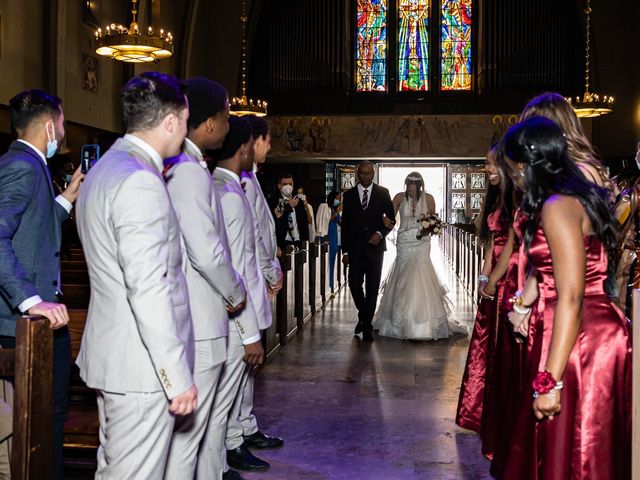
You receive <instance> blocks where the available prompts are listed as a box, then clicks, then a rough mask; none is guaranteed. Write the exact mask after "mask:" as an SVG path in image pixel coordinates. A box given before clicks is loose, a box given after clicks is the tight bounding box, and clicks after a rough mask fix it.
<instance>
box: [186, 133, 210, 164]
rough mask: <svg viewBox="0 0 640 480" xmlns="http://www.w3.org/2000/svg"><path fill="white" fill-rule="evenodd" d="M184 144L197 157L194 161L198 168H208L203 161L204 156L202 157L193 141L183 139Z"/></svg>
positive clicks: (200, 151) (187, 138)
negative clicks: (198, 165)
mask: <svg viewBox="0 0 640 480" xmlns="http://www.w3.org/2000/svg"><path fill="white" fill-rule="evenodd" d="M184 142H185V143H186V144H188V145H189V146H190V147H191V150H192V151H194V152H196V156H197V158H196V160H198V163H199V164H200V166H201V167H202V168H208V166H207V162H205V160H204V155H202V150H200V147H198V146H197V145H196V144H195V143H193V141H192V140H191V139H189V137H184Z"/></svg>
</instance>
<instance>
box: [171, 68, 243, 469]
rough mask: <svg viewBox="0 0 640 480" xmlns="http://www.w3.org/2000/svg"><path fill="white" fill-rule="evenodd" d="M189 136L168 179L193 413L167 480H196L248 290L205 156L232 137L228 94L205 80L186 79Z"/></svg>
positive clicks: (176, 444)
mask: <svg viewBox="0 0 640 480" xmlns="http://www.w3.org/2000/svg"><path fill="white" fill-rule="evenodd" d="M185 83H186V85H187V98H188V100H189V106H190V108H189V122H188V127H189V133H188V135H187V138H185V141H184V147H183V152H182V155H180V156H178V157H175V158H172V159H169V160H166V161H165V178H166V180H167V189H168V190H169V196H170V197H171V203H172V205H173V208H174V210H175V212H176V216H177V217H178V222H179V224H180V231H181V235H182V241H183V244H184V245H185V247H186V251H187V256H188V258H189V261H188V262H186V264H185V266H184V271H185V275H186V279H187V287H188V288H189V304H190V306H191V318H192V319H193V329H194V335H195V340H196V342H195V365H194V369H193V377H194V381H195V384H196V387H197V389H198V406H197V408H196V410H195V412H193V413H192V414H191V415H189V416H186V417H179V418H177V419H176V424H175V427H174V432H173V441H172V443H171V450H170V453H169V459H168V461H167V470H166V472H165V478H166V479H167V480H171V479H174V478H175V479H178V478H194V475H195V473H196V458H197V455H198V449H199V447H200V443H201V441H202V437H203V436H204V433H205V429H206V427H207V421H208V419H209V415H210V413H211V407H212V406H213V399H214V397H215V394H216V388H217V386H218V379H219V378H220V375H221V373H222V367H223V366H224V362H225V360H226V359H227V335H228V332H229V316H228V312H236V311H240V310H241V309H242V308H243V307H244V304H245V298H246V290H245V287H244V283H243V281H242V279H241V278H240V275H239V274H238V273H237V272H236V271H235V270H234V269H233V267H232V266H231V254H230V252H229V243H228V241H227V236H226V231H225V225H224V220H223V216H222V209H221V206H220V199H219V198H218V194H217V192H216V190H215V189H214V188H213V182H212V180H211V174H210V173H209V171H208V170H207V169H206V167H203V166H202V165H201V164H200V163H199V162H202V159H203V156H202V151H203V150H204V149H208V148H220V147H221V146H222V142H223V141H224V137H225V135H226V134H227V132H228V130H229V123H228V119H229V102H228V101H227V92H226V90H225V89H224V88H223V87H222V86H221V85H219V84H218V83H216V82H214V81H212V80H209V79H207V78H192V79H189V80H187V81H186V82H185Z"/></svg>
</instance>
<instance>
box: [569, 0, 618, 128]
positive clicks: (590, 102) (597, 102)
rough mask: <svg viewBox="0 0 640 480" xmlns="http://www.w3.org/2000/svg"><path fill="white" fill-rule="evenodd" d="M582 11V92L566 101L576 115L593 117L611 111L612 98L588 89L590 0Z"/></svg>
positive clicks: (589, 74)
mask: <svg viewBox="0 0 640 480" xmlns="http://www.w3.org/2000/svg"><path fill="white" fill-rule="evenodd" d="M584 13H585V14H586V17H587V18H586V25H585V65H584V80H585V86H584V94H583V95H582V98H580V97H576V98H575V99H572V98H567V101H568V102H569V103H570V104H571V106H572V107H573V110H574V111H575V112H576V115H577V116H578V117H584V118H594V117H599V116H601V115H606V114H608V113H611V112H612V111H613V102H614V99H613V97H612V96H610V95H603V96H602V97H601V96H600V95H599V94H597V93H592V92H590V91H589V86H590V77H591V70H590V60H591V58H590V57H591V0H587V7H586V8H585V9H584Z"/></svg>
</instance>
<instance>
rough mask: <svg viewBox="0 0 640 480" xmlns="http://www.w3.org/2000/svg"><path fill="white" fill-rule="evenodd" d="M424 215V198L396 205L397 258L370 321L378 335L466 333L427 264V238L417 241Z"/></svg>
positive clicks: (417, 336)
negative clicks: (398, 218) (397, 206)
mask: <svg viewBox="0 0 640 480" xmlns="http://www.w3.org/2000/svg"><path fill="white" fill-rule="evenodd" d="M426 213H428V209H427V202H426V198H425V195H421V197H420V200H419V201H418V202H415V203H414V202H413V201H412V200H410V199H406V198H405V199H404V200H403V201H402V203H401V204H400V208H399V214H400V227H399V229H398V233H397V240H396V248H397V256H396V259H395V261H394V262H393V266H392V267H391V270H390V272H389V275H388V277H387V279H386V280H385V281H384V283H383V285H382V299H381V301H380V306H379V308H378V311H377V312H376V315H375V317H374V321H373V327H374V328H375V329H378V330H379V332H378V335H381V336H384V337H394V338H401V339H413V340H437V339H439V338H446V337H449V336H451V335H452V334H453V333H464V334H467V333H468V329H467V328H466V327H464V326H462V325H460V324H459V323H457V322H456V321H455V320H454V318H453V314H452V305H451V302H450V300H449V299H448V298H447V292H448V290H447V287H446V286H445V285H444V284H443V283H442V282H441V281H440V279H439V278H438V275H437V274H436V271H435V269H434V267H433V264H432V263H431V256H430V255H431V237H429V236H427V237H423V238H422V239H420V240H418V239H417V238H416V235H417V234H418V232H419V227H420V225H419V224H418V219H419V218H420V217H421V216H422V215H423V214H426Z"/></svg>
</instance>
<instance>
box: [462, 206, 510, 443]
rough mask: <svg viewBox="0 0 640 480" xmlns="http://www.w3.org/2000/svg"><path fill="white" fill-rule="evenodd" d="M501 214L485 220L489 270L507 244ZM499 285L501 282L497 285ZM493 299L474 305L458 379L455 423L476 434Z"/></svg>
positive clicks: (491, 329) (489, 347)
mask: <svg viewBox="0 0 640 480" xmlns="http://www.w3.org/2000/svg"><path fill="white" fill-rule="evenodd" d="M500 217H501V211H500V210H496V211H495V212H492V213H490V214H489V215H488V216H487V223H488V227H489V231H490V232H491V233H492V235H493V246H492V251H491V269H492V270H493V268H494V267H495V265H496V262H497V261H498V258H499V257H500V254H501V253H502V250H503V249H504V245H505V243H506V242H507V232H508V226H507V225H505V224H504V222H502V221H501V218H500ZM498 285H501V282H500V283H499V284H498ZM497 304H498V301H497V296H496V299H494V300H488V299H482V300H481V301H480V304H479V305H478V312H477V315H476V321H475V325H474V327H473V334H472V335H471V341H470V343H469V352H468V354H467V364H466V367H465V370H464V376H463V377H462V385H461V387H460V397H459V399H458V410H457V413H456V423H457V424H458V425H460V426H461V427H463V428H467V429H469V430H473V431H474V432H479V431H480V421H481V419H482V409H483V403H484V389H485V379H486V375H487V370H489V371H490V370H491V367H490V364H491V363H492V362H491V360H492V358H493V350H494V347H493V341H490V340H489V339H494V338H495V325H496V317H497V314H498V312H497Z"/></svg>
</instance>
